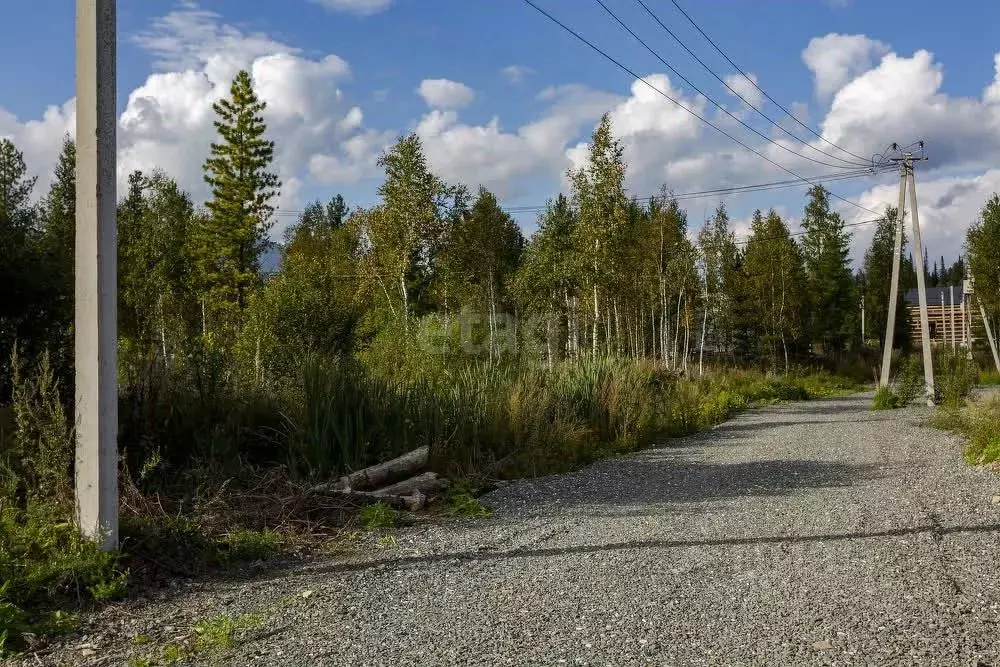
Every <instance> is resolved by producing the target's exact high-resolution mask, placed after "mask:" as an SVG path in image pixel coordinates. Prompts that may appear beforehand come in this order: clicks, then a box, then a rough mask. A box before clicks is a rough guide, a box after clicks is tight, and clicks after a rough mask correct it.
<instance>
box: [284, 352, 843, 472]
mask: <svg viewBox="0 0 1000 667" xmlns="http://www.w3.org/2000/svg"><path fill="white" fill-rule="evenodd" d="M849 384H850V383H845V382H843V381H838V380H835V379H834V378H833V377H831V376H829V375H826V374H812V375H807V374H799V375H790V376H766V375H763V374H761V373H756V372H750V371H740V372H730V373H719V374H713V375H711V376H709V377H706V378H701V379H683V378H681V377H679V376H678V375H676V374H674V373H670V372H668V371H665V370H663V369H662V368H659V367H657V366H655V365H653V364H650V363H646V362H640V363H636V362H635V361H633V360H628V359H615V358H598V359H583V360H578V361H572V362H563V363H559V364H556V365H555V366H554V367H553V368H552V369H551V370H550V369H548V368H546V367H542V366H527V365H523V364H516V363H507V364H488V363H472V364H468V365H466V366H465V367H463V368H460V369H456V370H454V371H453V372H451V373H449V374H446V375H443V376H439V377H437V378H434V379H433V380H430V379H428V380H407V379H403V378H401V377H400V376H399V375H395V374H394V375H391V376H388V377H384V376H382V375H380V374H378V373H377V372H373V371H371V370H368V369H365V368H364V367H363V366H359V365H357V364H354V363H349V362H346V361H343V360H341V361H336V360H333V361H330V360H323V359H320V358H312V359H309V360H307V362H306V364H305V368H304V369H303V381H302V385H301V393H300V394H298V395H297V399H296V400H294V401H290V402H289V403H288V405H287V408H288V410H289V412H288V414H286V417H285V425H284V427H283V428H282V429H280V430H279V431H278V432H277V433H276V434H275V437H274V439H273V442H274V446H275V448H276V449H278V450H281V451H283V452H284V453H285V455H286V456H287V457H288V464H289V467H290V468H292V469H293V470H295V471H297V472H298V473H299V474H302V475H307V476H311V477H324V476H330V475H334V474H339V473H341V472H344V471H346V470H352V469H357V468H359V467H362V466H364V465H368V464H371V463H373V462H376V461H378V460H380V459H384V458H388V457H390V456H393V455H396V454H399V453H402V452H405V451H408V450H411V449H414V448H416V447H419V446H423V445H427V446H429V447H430V450H431V456H432V458H433V461H434V465H435V466H437V467H438V468H440V469H441V471H442V472H446V473H450V474H460V475H466V476H468V475H472V476H478V477H517V476H524V475H541V474H550V473H553V472H559V471H564V470H569V469H572V468H575V467H577V466H579V465H581V464H583V463H586V462H589V461H592V460H594V459H595V458H598V457H600V456H604V455H607V454H610V453H615V452H624V451H631V450H634V449H636V448H638V447H642V446H646V445H649V444H651V443H653V442H655V441H656V440H657V439H660V438H664V437H671V436H677V435H684V434H687V433H692V432H695V431H697V430H699V429H701V428H704V427H706V426H710V425H712V424H715V423H718V422H719V421H722V420H724V419H726V418H727V417H728V416H730V415H731V414H732V413H733V412H734V411H736V410H739V409H742V408H746V407H750V406H753V405H759V404H762V403H767V402H773V401H778V400H802V399H806V398H809V397H811V396H818V395H825V394H829V393H832V392H835V391H841V390H843V389H846V388H847V386H848V385H849Z"/></svg>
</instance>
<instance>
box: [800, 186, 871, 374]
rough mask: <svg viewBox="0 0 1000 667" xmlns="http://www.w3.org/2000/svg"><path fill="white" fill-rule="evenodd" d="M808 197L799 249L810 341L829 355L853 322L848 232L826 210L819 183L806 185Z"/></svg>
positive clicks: (846, 337) (827, 203)
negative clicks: (801, 253) (801, 257)
mask: <svg viewBox="0 0 1000 667" xmlns="http://www.w3.org/2000/svg"><path fill="white" fill-rule="evenodd" d="M808 196H809V203H808V204H807V205H806V209H805V216H804V217H803V220H802V227H803V229H805V235H804V236H803V239H802V249H803V255H804V260H805V269H806V280H807V284H808V286H809V296H810V300H811V307H810V329H811V331H812V339H813V342H814V343H819V344H821V345H822V347H823V350H824V353H826V354H829V353H831V352H838V351H841V350H843V349H844V347H845V345H846V343H847V341H848V340H849V339H851V337H852V336H853V333H854V330H855V327H854V324H855V323H856V321H857V314H856V311H857V305H856V299H855V286H854V272H853V271H852V270H851V261H850V250H851V248H850V241H851V235H850V233H848V232H847V231H845V229H844V221H843V219H842V218H841V217H840V215H839V214H837V213H835V212H833V211H831V210H830V195H829V193H828V192H827V191H826V189H825V188H824V187H823V186H819V185H817V186H814V187H812V188H810V189H809V193H808ZM857 329H858V330H860V325H859V326H858V327H857Z"/></svg>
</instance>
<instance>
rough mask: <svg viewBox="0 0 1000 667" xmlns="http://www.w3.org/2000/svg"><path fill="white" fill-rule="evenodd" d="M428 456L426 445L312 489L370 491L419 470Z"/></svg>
mask: <svg viewBox="0 0 1000 667" xmlns="http://www.w3.org/2000/svg"><path fill="white" fill-rule="evenodd" d="M429 456H430V450H429V449H428V448H427V447H420V448H419V449H414V450H413V451H412V452H409V453H407V454H403V455H402V456H400V457H397V458H394V459H392V460H390V461H383V462H382V463H377V464H375V465H373V466H369V467H367V468H365V469H364V470H358V471H357V472H352V473H351V474H349V475H344V476H343V477H341V478H340V479H338V480H337V481H336V482H331V483H327V484H320V485H319V486H317V487H314V488H313V490H314V491H320V492H322V491H334V490H352V491H371V490H372V489H376V488H378V487H380V486H385V485H386V484H392V483H393V482H395V481H397V480H400V479H405V478H407V477H410V476H412V475H414V474H416V473H418V472H420V470H421V469H422V468H425V467H426V466H427V460H428V457H429Z"/></svg>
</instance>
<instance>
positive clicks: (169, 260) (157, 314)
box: [118, 171, 201, 364]
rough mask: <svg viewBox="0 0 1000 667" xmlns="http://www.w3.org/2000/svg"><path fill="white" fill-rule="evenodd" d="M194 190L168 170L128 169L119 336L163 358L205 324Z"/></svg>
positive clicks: (121, 213)
mask: <svg viewBox="0 0 1000 667" xmlns="http://www.w3.org/2000/svg"><path fill="white" fill-rule="evenodd" d="M194 219H195V214H194V206H193V204H192V202H191V198H190V196H189V195H188V194H187V193H185V192H184V191H182V190H181V189H180V188H179V186H178V185H177V183H176V182H175V181H174V180H173V179H171V178H170V177H169V176H167V175H166V174H164V173H163V172H160V171H156V172H153V174H152V175H151V176H146V175H144V174H143V173H142V172H138V171H136V172H133V173H132V174H130V175H129V190H128V193H127V195H126V197H125V199H124V201H123V202H122V203H121V204H120V205H119V207H118V295H119V315H118V322H119V324H118V327H119V337H121V338H125V339H127V340H128V341H129V344H131V345H133V346H134V347H135V348H136V349H140V350H146V349H148V348H150V347H153V348H155V349H157V350H158V353H159V355H160V356H161V359H162V361H161V363H167V364H169V363H171V361H172V360H173V359H174V358H175V357H176V356H178V354H183V349H184V344H185V341H186V339H187V336H188V332H189V331H190V330H191V329H192V328H193V327H195V326H196V323H198V324H200V315H201V313H200V309H199V305H198V295H197V294H196V293H195V290H194V288H195V279H196V276H195V273H194V271H193V267H192V256H191V247H190V243H191V234H192V231H193V225H194Z"/></svg>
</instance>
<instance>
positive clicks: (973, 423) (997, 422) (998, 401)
mask: <svg viewBox="0 0 1000 667" xmlns="http://www.w3.org/2000/svg"><path fill="white" fill-rule="evenodd" d="M963 430H964V431H965V433H967V434H968V436H969V444H968V447H967V448H966V452H965V455H966V459H967V460H968V461H969V462H970V463H973V464H985V463H993V462H995V461H998V460H1000V396H992V397H990V398H989V399H988V400H985V401H980V402H977V403H974V404H973V405H971V406H970V407H969V408H968V413H967V414H966V415H965V419H964V429H963Z"/></svg>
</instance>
